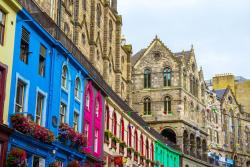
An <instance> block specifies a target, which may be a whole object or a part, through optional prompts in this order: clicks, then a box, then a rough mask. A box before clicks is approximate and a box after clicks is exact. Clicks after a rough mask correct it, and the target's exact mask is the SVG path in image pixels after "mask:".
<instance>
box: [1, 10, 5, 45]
mask: <svg viewBox="0 0 250 167" xmlns="http://www.w3.org/2000/svg"><path fill="white" fill-rule="evenodd" d="M5 18H6V16H5V13H4V12H3V11H2V10H0V45H3V42H4V30H5Z"/></svg>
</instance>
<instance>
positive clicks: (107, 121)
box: [106, 106, 110, 130]
mask: <svg viewBox="0 0 250 167" xmlns="http://www.w3.org/2000/svg"><path fill="white" fill-rule="evenodd" d="M109 117H110V115H109V107H108V106H106V129H108V130H109Z"/></svg>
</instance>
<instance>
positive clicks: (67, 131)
mask: <svg viewBox="0 0 250 167" xmlns="http://www.w3.org/2000/svg"><path fill="white" fill-rule="evenodd" d="M58 139H59V141H60V142H62V143H64V144H65V145H68V146H70V147H73V148H75V149H78V150H79V151H80V150H83V149H82V148H83V147H86V145H87V138H86V136H85V135H84V134H83V133H78V132H75V131H74V129H73V128H71V127H70V126H69V125H68V124H66V123H63V124H61V125H60V126H59V134H58Z"/></svg>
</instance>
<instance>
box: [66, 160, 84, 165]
mask: <svg viewBox="0 0 250 167" xmlns="http://www.w3.org/2000/svg"><path fill="white" fill-rule="evenodd" d="M67 167H82V165H81V163H80V162H79V161H77V160H73V161H71V162H70V163H69V164H68V165H67Z"/></svg>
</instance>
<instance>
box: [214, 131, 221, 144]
mask: <svg viewBox="0 0 250 167" xmlns="http://www.w3.org/2000/svg"><path fill="white" fill-rule="evenodd" d="M214 132H215V134H214V137H215V142H216V143H219V142H220V141H219V140H220V139H219V133H218V132H217V131H214Z"/></svg>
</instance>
